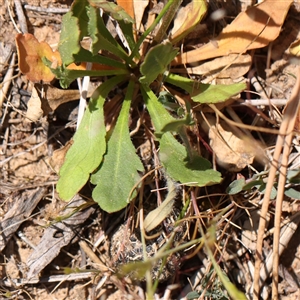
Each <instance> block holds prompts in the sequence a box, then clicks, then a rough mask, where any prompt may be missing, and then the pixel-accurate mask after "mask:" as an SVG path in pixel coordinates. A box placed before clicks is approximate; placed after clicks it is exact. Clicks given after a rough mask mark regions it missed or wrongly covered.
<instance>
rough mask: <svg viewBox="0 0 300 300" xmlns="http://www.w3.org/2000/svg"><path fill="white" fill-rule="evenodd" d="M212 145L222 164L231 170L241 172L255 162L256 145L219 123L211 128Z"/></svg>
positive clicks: (219, 162)
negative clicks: (225, 128)
mask: <svg viewBox="0 0 300 300" xmlns="http://www.w3.org/2000/svg"><path fill="white" fill-rule="evenodd" d="M209 138H210V146H211V148H212V149H213V151H214V153H215V155H216V158H217V162H218V164H219V165H220V166H222V167H223V168H225V169H227V170H228V171H231V172H239V171H241V170H242V169H244V168H245V167H246V166H247V165H250V164H252V163H253V160H254V158H255V152H256V151H255V149H254V147H255V145H253V146H251V145H250V143H249V142H247V141H246V140H245V139H240V138H238V137H237V136H236V135H234V134H233V133H232V132H230V131H226V130H224V128H223V127H222V126H221V125H220V124H217V125H215V126H211V128H210V129H209Z"/></svg>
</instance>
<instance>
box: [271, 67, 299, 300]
mask: <svg viewBox="0 0 300 300" xmlns="http://www.w3.org/2000/svg"><path fill="white" fill-rule="evenodd" d="M299 98H300V68H299V71H298V77H297V82H296V85H295V87H294V90H293V94H292V96H291V99H290V101H289V102H288V104H287V107H286V108H285V112H284V119H283V121H284V120H287V129H286V134H287V135H286V136H285V139H284V146H283V155H282V159H281V166H280V172H279V181H278V189H277V197H276V208H275V232H274V240H273V251H274V259H273V282H272V299H278V278H279V274H278V272H279V270H278V266H279V242H280V223H281V212H282V203H283V197H284V190H285V182H286V174H287V167H288V161H289V154H290V148H291V144H292V139H293V135H294V134H293V130H294V127H295V122H296V118H297V113H298V110H299V103H300V99H299Z"/></svg>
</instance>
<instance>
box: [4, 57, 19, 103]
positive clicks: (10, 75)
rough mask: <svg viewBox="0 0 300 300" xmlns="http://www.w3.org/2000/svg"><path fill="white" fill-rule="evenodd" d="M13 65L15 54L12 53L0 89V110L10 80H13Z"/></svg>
mask: <svg viewBox="0 0 300 300" xmlns="http://www.w3.org/2000/svg"><path fill="white" fill-rule="evenodd" d="M15 63H16V53H13V55H12V57H11V61H10V64H9V67H8V70H7V72H6V74H5V77H4V79H3V83H2V88H1V89H0V108H1V107H2V104H3V102H4V99H5V98H6V94H7V92H8V89H9V86H10V83H11V81H12V78H13V73H14V65H15Z"/></svg>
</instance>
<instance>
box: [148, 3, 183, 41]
mask: <svg viewBox="0 0 300 300" xmlns="http://www.w3.org/2000/svg"><path fill="white" fill-rule="evenodd" d="M170 2H171V5H170V8H169V9H168V10H167V12H166V14H165V15H164V17H163V20H162V24H161V26H160V28H159V29H158V32H157V34H156V35H155V37H154V43H155V44H159V43H160V42H162V40H163V39H164V37H165V35H166V32H167V30H168V27H169V26H170V24H171V22H172V20H173V19H174V16H175V14H176V13H177V11H178V8H179V6H180V4H181V2H182V0H171V1H169V2H168V3H170Z"/></svg>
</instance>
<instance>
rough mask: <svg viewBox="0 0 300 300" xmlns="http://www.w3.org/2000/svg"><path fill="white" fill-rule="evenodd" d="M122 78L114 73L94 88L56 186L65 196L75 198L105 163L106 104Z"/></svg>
mask: <svg viewBox="0 0 300 300" xmlns="http://www.w3.org/2000/svg"><path fill="white" fill-rule="evenodd" d="M122 80H123V76H116V77H113V78H111V79H109V80H108V81H106V82H104V83H103V84H102V85H101V86H100V87H99V88H98V89H97V90H96V91H95V92H94V94H93V96H92V99H91V100H90V103H89V105H88V108H87V109H86V111H85V113H84V116H83V119H82V122H81V124H80V126H79V128H78V131H77V132H76V133H75V135H74V143H73V145H72V146H71V148H70V149H69V151H68V152H67V154H66V158H65V162H64V164H63V166H62V167H61V169H60V172H59V174H60V178H59V180H58V183H57V186H56V189H57V191H58V193H59V196H60V198H61V199H62V200H66V201H69V200H71V198H72V197H73V196H75V194H76V193H77V192H78V191H79V190H80V189H81V188H82V187H83V186H84V185H85V183H86V182H87V181H88V179H89V176H90V173H91V172H93V171H94V170H95V169H96V168H97V167H98V166H99V164H100V163H101V161H102V157H103V154H104V153H105V150H106V141H105V135H106V130H105V126H104V115H103V104H104V101H105V98H106V96H107V94H108V93H109V91H110V90H111V89H112V88H113V87H114V86H115V85H117V84H118V83H119V82H120V81H122Z"/></svg>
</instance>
